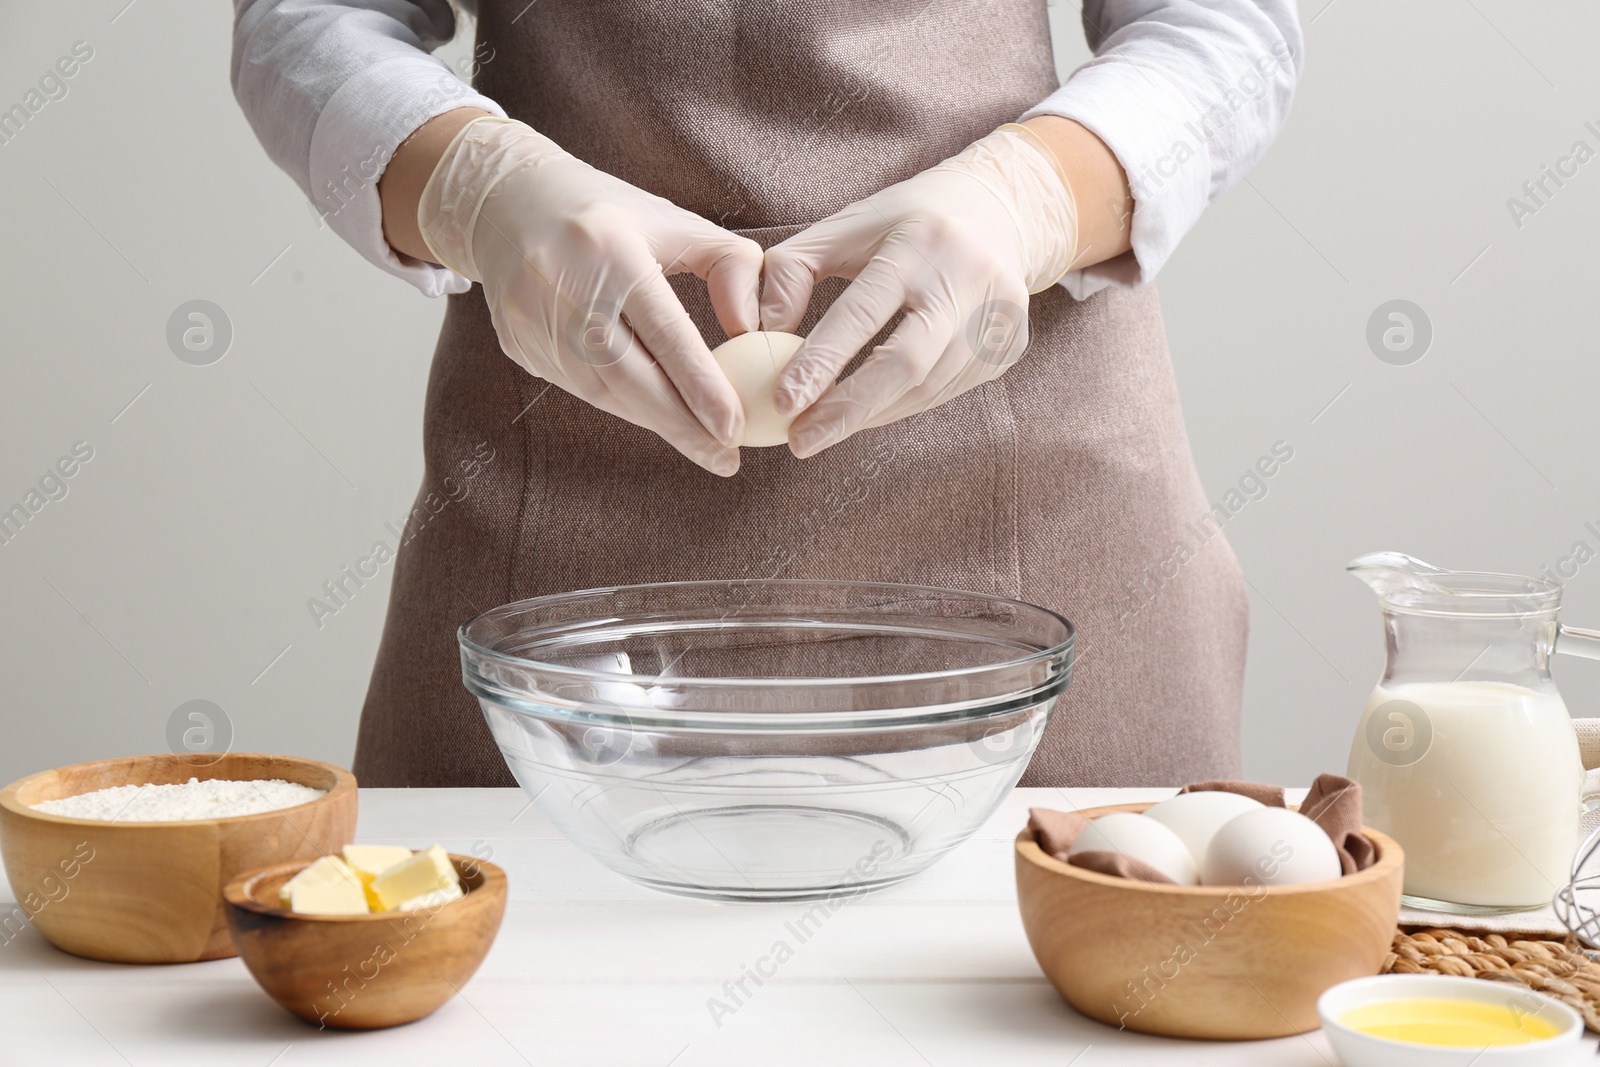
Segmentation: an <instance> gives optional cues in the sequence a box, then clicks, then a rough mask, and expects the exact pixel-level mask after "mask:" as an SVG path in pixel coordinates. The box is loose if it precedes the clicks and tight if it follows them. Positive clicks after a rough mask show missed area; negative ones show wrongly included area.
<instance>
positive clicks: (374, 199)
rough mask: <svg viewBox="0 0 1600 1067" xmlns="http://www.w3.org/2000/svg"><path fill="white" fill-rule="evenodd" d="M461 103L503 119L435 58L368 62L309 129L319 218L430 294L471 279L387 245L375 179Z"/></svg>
mask: <svg viewBox="0 0 1600 1067" xmlns="http://www.w3.org/2000/svg"><path fill="white" fill-rule="evenodd" d="M460 107H475V108H481V109H482V110H484V111H487V112H489V113H490V114H492V115H499V116H501V117H502V118H503V117H505V111H504V109H502V108H501V107H500V105H499V104H497V103H495V102H494V101H493V100H490V99H489V98H488V97H486V96H483V95H482V94H480V93H478V92H476V91H475V90H473V88H472V87H471V86H470V85H468V84H467V83H466V82H464V81H462V80H461V79H460V78H458V77H456V76H455V75H454V74H453V73H451V71H450V68H448V67H446V66H445V65H444V64H443V63H442V62H440V61H439V60H437V59H435V58H433V57H432V56H427V55H416V56H398V57H395V58H393V59H386V60H384V61H383V62H381V63H376V64H374V65H372V66H370V67H367V68H366V69H365V70H363V71H362V72H361V73H359V74H357V75H356V76H355V77H353V78H351V79H350V80H349V81H347V82H345V83H344V84H343V85H341V86H340V87H339V91H338V92H336V93H334V95H333V96H332V98H331V99H329V100H328V102H327V104H326V105H325V106H324V107H323V109H322V113H321V114H320V115H319V116H318V117H317V125H316V128H315V129H314V130H313V131H312V134H311V168H310V170H311V197H312V205H313V206H314V207H315V208H316V210H317V213H318V215H320V216H321V218H322V221H323V222H325V223H327V224H328V226H329V227H330V228H332V230H333V232H334V233H336V234H338V235H339V236H340V237H342V238H343V239H344V240H345V241H346V242H347V243H348V244H349V245H350V246H351V247H352V248H354V249H355V250H356V251H357V252H360V253H361V254H362V255H363V256H364V257H366V259H367V260H368V261H369V262H372V263H375V264H377V265H378V266H379V267H382V268H383V269H384V270H386V271H388V272H389V273H390V274H393V275H394V276H395V277H397V278H404V279H405V280H406V281H408V282H410V283H411V284H412V285H414V286H416V287H417V288H418V289H420V290H422V292H423V293H424V294H425V295H427V296H442V295H444V294H445V293H464V292H466V291H467V290H468V289H470V288H471V287H472V282H471V281H470V280H469V279H467V278H464V277H462V276H461V275H459V274H457V273H456V272H455V271H453V270H450V269H448V268H446V267H440V266H437V265H435V264H432V263H424V262H422V261H421V260H417V259H413V258H411V257H410V256H407V255H402V254H400V253H398V252H396V251H395V250H394V249H392V248H390V247H389V242H388V241H386V240H385V239H384V236H383V210H382V207H381V206H380V204H379V201H378V179H379V178H381V177H382V176H383V171H384V168H385V167H387V166H388V165H389V160H390V159H392V158H394V152H395V149H397V148H399V147H400V143H401V142H402V141H404V140H405V139H406V138H407V137H410V136H411V134H412V133H414V132H415V131H416V129H417V128H418V127H419V126H421V125H422V124H423V123H425V122H427V121H428V120H429V119H431V118H433V117H434V116H435V115H442V114H444V113H445V112H446V111H453V110H455V109H456V108H460Z"/></svg>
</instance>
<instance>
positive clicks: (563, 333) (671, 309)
mask: <svg viewBox="0 0 1600 1067" xmlns="http://www.w3.org/2000/svg"><path fill="white" fill-rule="evenodd" d="M417 223H418V225H419V227H420V229H421V230H422V237H423V240H424V241H426V242H427V245H428V248H429V250H430V251H431V252H432V253H433V255H434V258H435V259H436V260H438V262H439V263H441V264H443V265H444V266H447V267H449V268H451V269H452V270H455V271H457V272H459V273H461V274H463V275H465V276H466V277H468V278H471V279H472V280H474V281H477V282H481V283H482V284H483V295H484V299H485V300H486V301H487V302H488V305H489V314H490V316H491V317H492V319H493V320H494V328H495V332H496V333H497V334H498V335H499V338H500V346H501V347H502V348H503V349H505V352H506V354H507V355H508V356H510V357H511V358H512V359H514V360H516V361H517V362H518V363H520V364H521V365H522V366H523V368H524V369H526V370H527V371H528V373H530V374H533V375H535V376H536V377H539V378H543V379H544V380H546V381H548V382H550V383H552V384H553V385H557V386H560V387H561V388H562V389H565V390H566V391H567V392H569V393H571V394H573V395H574V396H576V397H578V398H579V399H581V400H584V401H587V402H588V403H590V404H593V405H594V406H595V407H597V408H600V409H602V410H604V411H609V412H610V413H611V414H613V415H616V416H619V417H620V418H624V419H627V420H628V421H629V422H632V423H636V424H637V425H639V426H643V427H644V428H646V429H648V430H651V431H653V432H654V433H657V434H659V435H660V436H661V437H662V438H664V439H665V440H666V441H667V443H668V444H670V445H672V447H674V448H676V449H677V450H678V451H680V452H682V453H683V454H684V455H685V456H688V457H689V458H690V459H692V460H694V461H695V462H696V463H698V464H700V465H701V466H702V467H705V468H706V469H707V470H710V471H713V472H715V473H717V474H722V475H730V474H733V473H734V472H735V471H736V470H738V469H739V450H738V449H737V448H736V447H733V446H732V444H731V442H734V441H737V440H738V439H739V436H740V434H742V433H743V431H744V409H743V408H742V407H741V406H740V404H739V398H738V396H737V394H736V393H735V392H734V390H733V386H732V385H730V384H729V383H728V379H727V377H726V376H725V375H724V374H723V373H722V370H721V369H720V368H719V367H718V366H717V364H716V361H715V360H713V359H712V358H711V351H710V349H709V348H707V347H706V343H705V340H704V339H703V338H702V337H701V336H700V331H699V330H698V329H696V328H695V325H694V323H693V322H691V321H690V319H689V316H688V313H687V312H685V311H684V309H683V305H682V303H680V302H679V300H678V297H677V295H676V294H675V293H674V292H673V291H672V287H671V286H670V285H669V284H668V283H667V280H666V277H665V276H666V275H667V274H675V273H680V272H683V271H692V272H693V273H694V274H697V275H699V276H700V277H701V278H704V279H705V281H706V283H707V286H708V288H709V290H710V295H711V303H712V306H713V307H714V308H715V309H716V313H717V318H718V320H719V321H720V322H721V323H722V327H723V329H724V330H726V331H727V332H728V333H729V334H730V335H733V334H740V333H745V332H746V331H749V330H754V329H755V328H756V327H757V325H758V322H757V315H758V311H757V303H756V292H757V287H758V283H759V278H760V271H761V247H760V246H759V245H757V244H756V243H755V242H754V241H751V240H748V239H746V238H743V237H738V236H736V235H734V234H732V233H729V232H728V231H727V230H724V229H722V228H721V227H720V226H717V225H715V224H713V223H711V222H707V221H706V220H705V219H703V218H701V217H700V216H698V215H695V214H693V213H692V212H689V211H685V210H683V209H682V208H680V207H678V206H676V205H674V204H672V203H670V202H669V201H666V200H663V199H662V198H661V197H659V196H655V195H653V194H650V193H647V192H644V191H643V190H642V189H638V188H635V187H634V186H632V185H629V184H628V183H627V182H624V181H621V180H620V179H618V178H614V177H612V176H611V175H609V174H606V173H604V172H603V171H599V170H596V169H595V168H593V167H591V166H589V165H588V164H587V163H584V162H583V161H582V160H580V159H577V158H576V157H574V156H572V155H571V154H569V153H567V152H566V151H564V150H563V149H562V148H561V147H560V146H559V145H557V144H556V143H555V142H554V141H551V140H550V139H549V138H548V137H545V136H543V135H542V134H539V133H537V132H536V131H534V130H533V129H531V128H530V127H528V126H526V125H524V124H523V123H520V122H513V121H511V120H508V119H501V118H493V117H491V118H481V119H477V120H475V121H473V122H471V123H468V124H467V125H466V126H465V127H463V128H462V130H461V131H460V133H458V134H457V135H456V138H455V140H454V141H452V142H451V144H450V146H449V147H448V148H447V149H446V150H445V153H444V155H443V156H442V157H441V158H440V160H439V163H438V166H437V167H436V168H435V169H434V172H433V175H432V177H431V178H429V180H428V184H427V186H426V187H425V188H424V189H423V192H422V198H421V200H420V202H419V203H418V205H417Z"/></svg>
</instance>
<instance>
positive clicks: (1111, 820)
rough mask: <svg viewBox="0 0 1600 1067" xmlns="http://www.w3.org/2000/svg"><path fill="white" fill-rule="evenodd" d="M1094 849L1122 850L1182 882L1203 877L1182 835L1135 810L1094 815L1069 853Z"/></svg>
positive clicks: (1072, 854) (1123, 852)
mask: <svg viewBox="0 0 1600 1067" xmlns="http://www.w3.org/2000/svg"><path fill="white" fill-rule="evenodd" d="M1091 851H1105V852H1120V853H1122V854H1123V855H1124V856H1128V857H1130V858H1132V859H1136V860H1140V861H1142V862H1144V863H1147V864H1149V865H1150V866H1152V867H1154V868H1155V869H1156V870H1158V871H1160V872H1161V873H1162V874H1164V875H1166V876H1167V877H1168V878H1171V879H1172V880H1173V881H1174V882H1176V883H1178V884H1179V885H1196V884H1198V882H1199V880H1200V876H1199V872H1198V870H1197V869H1196V867H1195V862H1194V857H1193V856H1191V855H1189V847H1188V846H1187V845H1185V844H1184V843H1183V838H1181V837H1179V836H1178V835H1177V834H1175V833H1173V832H1172V831H1171V830H1169V829H1167V828H1166V827H1165V826H1163V825H1161V824H1160V823H1158V822H1156V821H1155V820H1154V819H1151V818H1147V817H1145V816H1143V815H1139V814H1137V813H1136V812H1131V811H1114V812H1112V813H1110V814H1109V815H1102V816H1100V817H1099V818H1098V819H1095V820H1094V821H1093V822H1091V823H1089V825H1088V826H1085V827H1084V828H1083V831H1082V832H1081V833H1079V834H1078V838H1077V840H1075V841H1074V842H1073V843H1072V848H1070V849H1068V850H1067V855H1068V856H1076V855H1077V854H1078V853H1080V852H1091Z"/></svg>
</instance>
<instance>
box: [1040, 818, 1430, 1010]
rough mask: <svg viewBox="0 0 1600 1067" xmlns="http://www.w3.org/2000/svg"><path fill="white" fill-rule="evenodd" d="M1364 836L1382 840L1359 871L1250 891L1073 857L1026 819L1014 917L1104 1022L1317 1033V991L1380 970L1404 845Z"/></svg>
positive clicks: (1062, 987) (1059, 980)
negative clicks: (1102, 869)
mask: <svg viewBox="0 0 1600 1067" xmlns="http://www.w3.org/2000/svg"><path fill="white" fill-rule="evenodd" d="M1149 806H1150V805H1148V804H1119V805H1115V806H1112V807H1104V808H1089V809H1086V810H1085V811H1084V812H1083V813H1082V814H1084V815H1087V816H1089V817H1090V818H1095V817H1096V816H1100V815H1104V814H1107V813H1108V812H1113V811H1143V810H1144V809H1145V808H1147V807H1149ZM1362 832H1363V833H1365V834H1366V835H1367V837H1368V838H1370V839H1371V840H1372V843H1373V844H1374V845H1376V846H1377V849H1378V861H1377V862H1376V863H1375V864H1373V865H1372V866H1371V867H1368V868H1367V869H1366V870H1364V871H1358V872H1357V873H1355V874H1352V875H1348V876H1346V877H1344V878H1338V879H1335V880H1333V881H1327V882H1311V883H1307V884H1305V885H1291V886H1270V887H1269V886H1257V887H1254V888H1250V887H1243V886H1174V885H1157V884H1154V883H1151V882H1139V881H1133V880H1131V879H1127V878H1118V877H1115V876H1113V875H1108V874H1099V873H1097V872H1094V871H1088V870H1084V869H1083V868H1081V867H1072V866H1069V865H1067V864H1065V863H1062V862H1060V861H1059V860H1056V859H1053V858H1052V857H1050V856H1048V855H1046V854H1045V852H1044V850H1043V849H1041V848H1040V847H1039V845H1038V843H1037V842H1036V841H1035V840H1034V838H1033V833H1032V831H1031V830H1027V829H1024V830H1023V831H1022V833H1020V834H1018V835H1017V846H1016V852H1017V859H1016V867H1017V899H1018V903H1019V904H1020V905H1021V907H1022V926H1023V929H1024V930H1026V931H1027V934H1028V943H1029V944H1030V945H1031V946H1032V947H1033V954H1034V956H1035V958H1037V959H1038V961H1039V966H1041V967H1042V968H1044V973H1045V976H1046V977H1048V978H1049V979H1050V984H1051V985H1053V986H1055V988H1056V992H1058V993H1060V994H1061V995H1062V996H1063V997H1064V998H1066V1001H1067V1003H1069V1004H1071V1005H1072V1006H1073V1007H1074V1008H1076V1009H1077V1010H1078V1011H1080V1012H1082V1013H1083V1014H1085V1015H1087V1016H1089V1017H1090V1018H1092V1019H1097V1020H1099V1021H1100V1022H1103V1023H1106V1024H1107V1025H1110V1026H1116V1027H1121V1028H1126V1029H1129V1030H1141V1031H1143V1032H1145V1033H1150V1034H1164V1035H1167V1036H1169V1037H1184V1038H1214V1039H1226V1040H1241V1039H1250V1038H1264V1037H1283V1036H1285V1035H1287V1034H1299V1033H1304V1032H1305V1031H1307V1030H1315V1029H1316V1028H1317V1027H1318V1025H1319V1021H1318V1018H1317V998H1318V997H1319V996H1321V995H1322V993H1323V991H1324V990H1326V989H1329V988H1331V987H1332V986H1335V985H1337V984H1339V983H1340V982H1343V981H1346V980H1347V979H1351V978H1364V977H1367V976H1370V975H1375V974H1377V973H1378V970H1379V968H1380V967H1382V966H1383V960H1384V956H1385V955H1386V954H1387V953H1388V951H1389V945H1390V942H1391V941H1392V940H1393V939H1394V931H1395V923H1396V921H1397V920H1398V919H1399V917H1400V883H1401V876H1402V873H1403V865H1404V861H1405V854H1404V853H1403V852H1402V851H1401V849H1400V846H1399V845H1398V844H1396V843H1395V841H1394V840H1393V839H1392V838H1389V837H1387V836H1385V835H1384V834H1381V833H1379V832H1378V831H1376V830H1373V829H1371V828H1369V827H1363V828H1362Z"/></svg>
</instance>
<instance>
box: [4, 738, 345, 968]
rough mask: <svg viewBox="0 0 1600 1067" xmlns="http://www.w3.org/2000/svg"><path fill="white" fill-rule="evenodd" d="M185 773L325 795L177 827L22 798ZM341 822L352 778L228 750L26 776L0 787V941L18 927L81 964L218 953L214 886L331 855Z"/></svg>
mask: <svg viewBox="0 0 1600 1067" xmlns="http://www.w3.org/2000/svg"><path fill="white" fill-rule="evenodd" d="M208 759H213V757H208ZM190 778H198V779H201V780H208V779H229V780H234V781H262V780H266V779H273V778H281V779H283V780H284V781H288V782H297V783H299V784H301V785H307V786H310V787H312V788H314V789H322V790H326V793H325V795H324V796H321V797H319V798H317V799H315V800H312V801H310V802H309V803H305V804H299V805H296V806H294V807H289V808H280V809H278V810H276V811H267V812H261V813H258V814H254V815H239V816H232V817H228V818H219V819H190V820H185V821H181V822H100V821H95V820H89V819H74V818H67V817H65V816H61V815H48V814H45V813H44V812H41V811H36V810H34V809H33V807H32V805H34V804H38V803H40V802H41V801H46V800H59V799H62V798H64V797H72V796H78V795H79V794H82V793H91V792H94V791H95V790H98V789H107V788H110V787H112V786H120V785H143V784H147V783H148V784H155V785H175V784H178V783H182V782H187V781H188V780H189V779H190ZM355 828H356V779H355V776H354V775H353V774H351V773H350V772H349V771H347V770H344V769H342V768H339V767H335V766H334V765H333V764H331V763H323V762H321V761H320V760H312V759H302V758H300V757H297V756H276V755H263V754H255V753H247V752H230V753H228V754H226V755H223V756H220V757H215V758H214V762H208V763H206V764H205V765H204V766H199V765H197V764H196V761H195V758H194V756H193V755H189V754H177V755H175V754H171V753H163V754H160V755H152V756H127V757H123V758H120V759H107V760H96V761H94V762H91V763H77V764H73V765H72V766H70V767H60V768H57V769H56V770H53V771H42V772H40V773H38V774H34V775H29V776H28V777H26V778H23V779H20V780H19V781H16V782H12V783H11V784H10V785H8V786H6V787H5V789H4V790H0V855H3V857H4V860H5V868H6V877H7V878H8V879H9V881H10V883H11V890H12V893H13V894H14V895H15V897H16V900H17V904H16V906H15V907H14V908H13V909H12V910H11V912H10V913H9V914H0V943H4V942H8V941H10V940H11V939H12V938H14V937H17V936H19V935H21V934H22V933H23V931H24V930H25V928H26V927H27V926H29V925H32V926H36V927H38V929H39V933H41V934H42V935H44V938H45V940H47V941H49V942H50V943H51V944H53V945H55V946H56V947H57V948H59V949H62V950H64V951H66V952H70V953H72V954H73V955H75V956H86V957H88V958H89V959H96V960H110V961H112V962H116V963H189V962H192V961H194V960H211V959H219V958H221V957H224V956H232V955H235V951H234V947H233V942H232V941H231V940H230V939H229V937H228V927H227V920H226V916H225V915H224V912H223V904H222V887H223V886H224V885H226V884H227V883H228V882H229V881H231V880H232V879H233V878H234V877H235V876H236V875H238V874H241V873H243V872H245V871H249V870H253V869H256V868H260V867H266V866H271V865H273V864H281V863H287V862H289V861H291V860H299V859H305V860H310V859H313V858H315V857H317V856H322V855H326V854H328V853H331V852H338V851H339V850H340V849H341V848H343V847H344V846H345V845H347V844H349V843H350V842H351V841H352V840H353V838H354V836H355Z"/></svg>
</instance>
